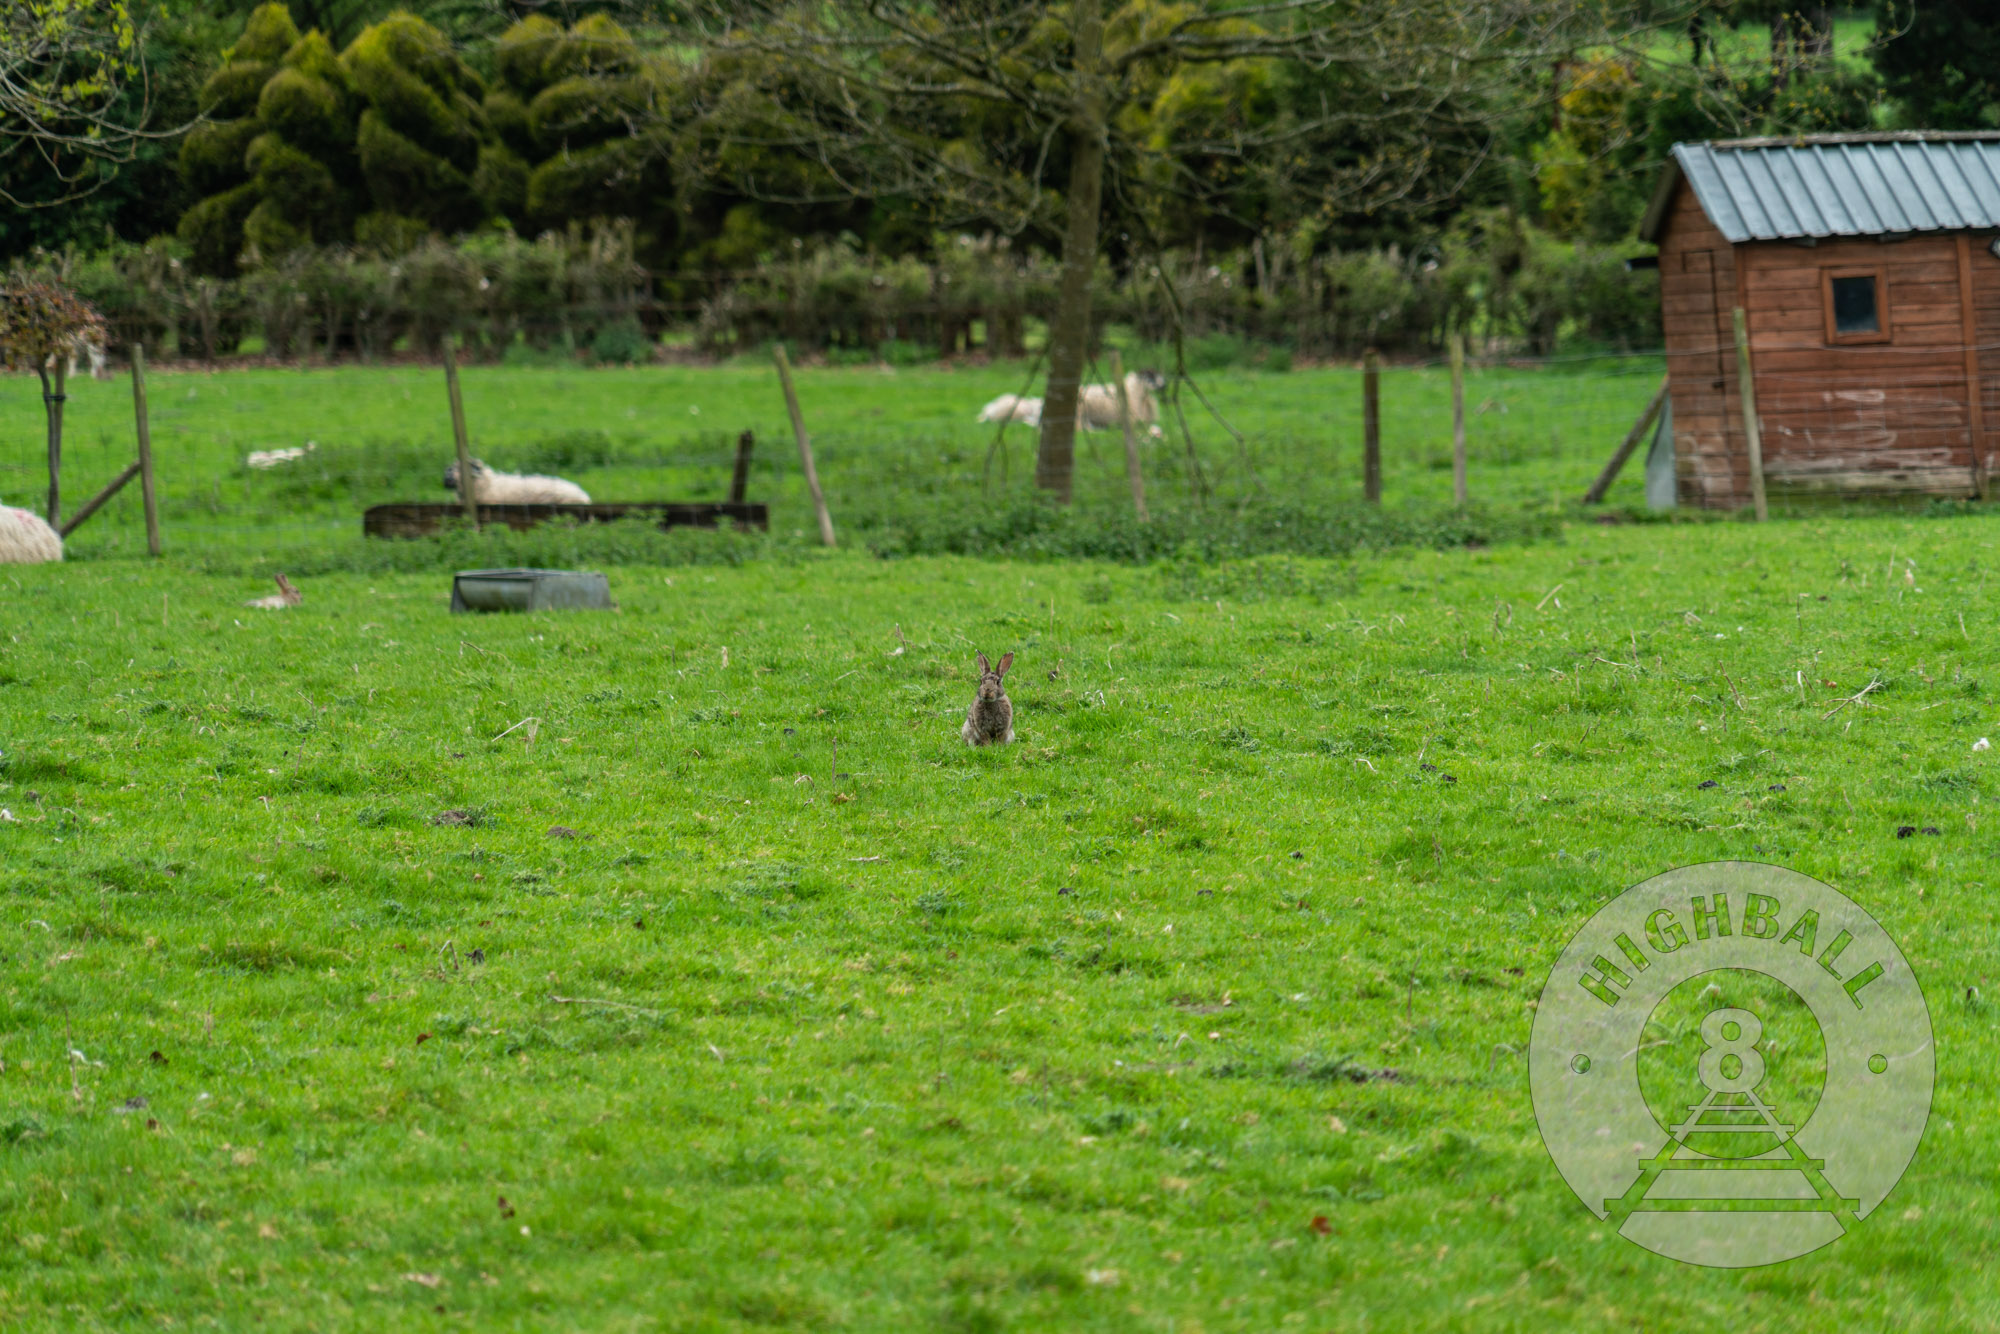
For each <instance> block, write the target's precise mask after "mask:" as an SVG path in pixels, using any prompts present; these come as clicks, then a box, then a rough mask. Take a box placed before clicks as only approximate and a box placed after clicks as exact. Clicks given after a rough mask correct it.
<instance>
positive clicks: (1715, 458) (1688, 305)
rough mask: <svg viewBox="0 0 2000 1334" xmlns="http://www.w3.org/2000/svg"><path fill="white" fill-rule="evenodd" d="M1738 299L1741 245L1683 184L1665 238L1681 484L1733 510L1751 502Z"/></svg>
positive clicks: (1664, 286)
mask: <svg viewBox="0 0 2000 1334" xmlns="http://www.w3.org/2000/svg"><path fill="white" fill-rule="evenodd" d="M1735 304H1736V254H1735V249H1734V247H1732V246H1731V245H1730V244H1729V242H1728V241H1727V240H1726V239H1724V237H1723V235H1722V233H1721V232H1719V231H1717V230H1716V228H1715V224H1713V223H1711V222H1710V221H1709V220H1708V216H1707V215H1706V214H1705V213H1703V212H1702V211H1701V205H1700V204H1699V203H1697V202H1696V201H1695V196H1694V191H1693V190H1692V189H1691V188H1689V187H1688V186H1687V185H1686V184H1685V183H1683V184H1682V185H1681V187H1680V191H1679V193H1678V194H1677V195H1676V196H1675V199H1674V205H1673V208H1672V209H1671V211H1670V212H1669V213H1668V215H1667V222H1666V225H1665V228H1664V230H1663V231H1662V233H1661V236H1660V309H1661V316H1662V319H1663V321H1664V323H1665V326H1666V329H1665V332H1666V340H1667V382H1668V393H1669V396H1670V398H1671V399H1672V401H1673V407H1674V482H1675V490H1676V492H1677V493H1678V499H1679V501H1680V503H1681V504H1683V505H1690V506H1696V507H1704V508H1720V509H1733V508H1735V507H1736V506H1739V505H1744V504H1747V503H1749V499H1750V465H1749V461H1748V458H1747V456H1746V455H1745V454H1744V451H1743V423H1742V411H1741V409H1740V407H1739V400H1738V398H1737V393H1736V352H1735V341H1734V340H1735V335H1734V333H1733V331H1732V327H1731V320H1730V311H1731V310H1732V308H1733V307H1734V306H1735Z"/></svg>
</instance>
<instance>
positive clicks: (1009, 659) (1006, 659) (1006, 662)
mask: <svg viewBox="0 0 2000 1334" xmlns="http://www.w3.org/2000/svg"><path fill="white" fill-rule="evenodd" d="M1013 665H1014V655H1013V654H1012V653H1005V654H1002V655H1001V657H1000V670H999V672H998V673H996V674H997V675H1000V676H1005V675H1006V674H1007V669H1008V668H1009V667H1012V666H1013Z"/></svg>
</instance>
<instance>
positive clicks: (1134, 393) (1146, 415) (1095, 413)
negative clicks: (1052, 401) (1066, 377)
mask: <svg viewBox="0 0 2000 1334" xmlns="http://www.w3.org/2000/svg"><path fill="white" fill-rule="evenodd" d="M1166 385H1167V378H1166V377H1165V376H1164V375H1161V374H1160V373H1159V372H1158V371H1133V372H1131V373H1130V374H1128V375H1127V376H1126V377H1125V396H1126V397H1127V398H1128V399H1129V400H1130V401H1131V404H1132V422H1133V424H1134V425H1136V426H1143V427H1145V428H1146V430H1147V431H1148V432H1149V433H1150V434H1152V435H1155V436H1157V435H1159V434H1160V428H1159V425H1158V423H1159V420H1160V408H1159V404H1157V403H1156V402H1154V401H1153V393H1154V391H1156V390H1159V389H1164V388H1166ZM979 420H980V421H983V422H1019V423H1021V424H1022V425H1023V426H1040V425H1041V424H1042V400H1041V399H1039V398H1027V397H1025V396H1023V395H1021V394H1002V395H1000V397H998V398H996V399H994V400H993V401H992V402H991V403H988V404H987V405H986V406H985V407H983V408H981V409H980V410H979ZM1076 424H1077V426H1078V427H1079V428H1081V429H1082V430H1086V431H1110V430H1116V429H1117V427H1118V389H1117V386H1115V385H1108V384H1087V385H1084V386H1082V387H1081V389H1080V390H1079V392H1078V394H1077V402H1076Z"/></svg>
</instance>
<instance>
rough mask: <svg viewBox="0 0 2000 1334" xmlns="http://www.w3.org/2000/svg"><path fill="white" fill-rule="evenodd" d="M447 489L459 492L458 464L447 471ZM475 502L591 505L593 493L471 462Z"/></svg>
mask: <svg viewBox="0 0 2000 1334" xmlns="http://www.w3.org/2000/svg"><path fill="white" fill-rule="evenodd" d="M444 489H445V490H447V491H456V490H458V465H457V464H456V463H453V464H452V465H451V466H450V467H448V468H446V469H445V470H444ZM472 499H473V502H474V503H475V504H479V505H588V504H589V503H590V494H589V493H588V492H586V491H585V490H584V489H583V488H582V487H580V486H578V485H577V484H576V483H575V482H568V481H564V480H563V479H562V478H560V477H540V476H536V475H534V474H532V473H530V474H527V475H525V476H524V475H522V474H520V473H513V472H494V471H493V470H492V469H491V468H489V467H487V466H486V465H485V464H484V463H481V462H480V461H479V460H478V459H474V460H473V461H472Z"/></svg>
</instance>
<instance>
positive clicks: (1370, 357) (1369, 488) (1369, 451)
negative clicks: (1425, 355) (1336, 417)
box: [1361, 347, 1382, 505]
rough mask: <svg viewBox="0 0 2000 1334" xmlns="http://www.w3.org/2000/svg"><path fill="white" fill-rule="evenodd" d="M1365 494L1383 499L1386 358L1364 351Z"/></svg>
mask: <svg viewBox="0 0 2000 1334" xmlns="http://www.w3.org/2000/svg"><path fill="white" fill-rule="evenodd" d="M1361 498H1362V499H1363V500H1365V501H1367V502H1368V503H1369V504H1371V505H1379V504H1381V503H1382V359H1381V358H1380V357H1379V356H1377V355H1376V352H1375V349H1374V348H1372V347H1371V348H1369V349H1368V350H1367V351H1366V352H1364V353H1362V354H1361Z"/></svg>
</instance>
